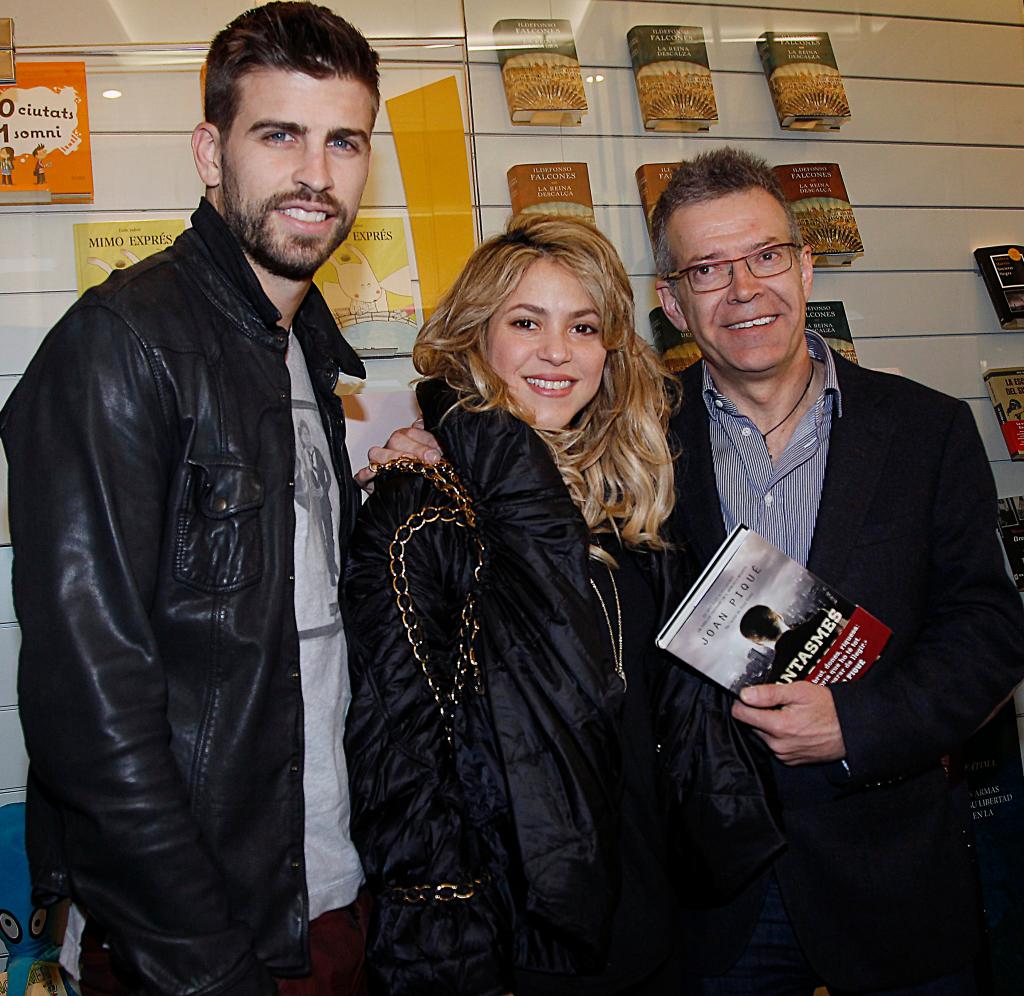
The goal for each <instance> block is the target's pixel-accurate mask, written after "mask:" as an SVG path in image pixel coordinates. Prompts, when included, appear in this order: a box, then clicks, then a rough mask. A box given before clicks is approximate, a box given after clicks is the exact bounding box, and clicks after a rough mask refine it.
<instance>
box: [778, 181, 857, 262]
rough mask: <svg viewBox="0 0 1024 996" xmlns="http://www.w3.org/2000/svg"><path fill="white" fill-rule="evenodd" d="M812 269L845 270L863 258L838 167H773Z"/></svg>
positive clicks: (855, 224)
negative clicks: (842, 267)
mask: <svg viewBox="0 0 1024 996" xmlns="http://www.w3.org/2000/svg"><path fill="white" fill-rule="evenodd" d="M772 172H774V173H775V176H776V177H777V178H778V181H779V184H780V185H781V187H782V193H783V194H784V195H785V198H786V200H787V201H789V204H790V207H792V209H793V213H794V214H795V215H796V220H797V221H798V222H799V224H800V232H801V234H802V235H803V238H804V242H805V244H806V245H808V246H810V247H811V252H812V253H813V254H814V265H815V266H848V265H849V264H850V263H852V262H853V261H854V260H855V259H857V258H858V257H860V256H863V255H864V242H863V240H862V239H861V237H860V230H859V229H858V228H857V219H856V218H855V217H854V215H853V208H852V207H851V206H850V195H849V194H848V193H847V192H846V184H845V183H844V182H843V174H842V172H841V171H840V169H839V164H838V163H791V164H788V165H784V166H774V167H773V168H772Z"/></svg>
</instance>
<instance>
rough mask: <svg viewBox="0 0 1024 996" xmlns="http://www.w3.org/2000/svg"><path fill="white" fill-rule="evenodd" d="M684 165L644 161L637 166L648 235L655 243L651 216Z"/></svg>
mask: <svg viewBox="0 0 1024 996" xmlns="http://www.w3.org/2000/svg"><path fill="white" fill-rule="evenodd" d="M684 161H685V160H684ZM681 165H682V162H680V161H676V162H674V163H643V164H641V165H640V166H637V168H636V174H635V175H636V187H637V190H639V191H640V203H641V204H642V205H643V209H644V220H645V221H646V222H647V235H648V237H649V238H650V240H651V244H652V245H653V244H654V232H653V230H652V228H651V217H652V215H653V214H654V209H655V208H656V207H657V206H658V198H659V197H661V194H662V191H663V190H664V189H665V188H666V187H667V186H668V184H669V181H670V180H671V179H672V174H673V173H675V171H676V170H677V169H679V167H680V166H681Z"/></svg>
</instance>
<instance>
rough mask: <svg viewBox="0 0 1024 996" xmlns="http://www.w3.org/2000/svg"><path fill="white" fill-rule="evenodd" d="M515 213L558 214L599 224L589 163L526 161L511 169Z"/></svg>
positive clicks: (509, 176)
mask: <svg viewBox="0 0 1024 996" xmlns="http://www.w3.org/2000/svg"><path fill="white" fill-rule="evenodd" d="M507 177H508V193H509V198H510V199H511V201H512V214H513V215H516V214H555V215H560V216H561V217H564V218H580V219H582V220H583V221H589V222H590V223H591V224H596V221H595V218H594V198H593V196H592V194H591V193H590V171H589V170H588V169H587V164H586V163H523V164H520V165H517V166H512V167H511V168H510V169H509V171H508V173H507Z"/></svg>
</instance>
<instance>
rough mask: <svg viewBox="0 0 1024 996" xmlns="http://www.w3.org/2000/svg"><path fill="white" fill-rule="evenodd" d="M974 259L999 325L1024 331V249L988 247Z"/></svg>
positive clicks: (1020, 247)
mask: <svg viewBox="0 0 1024 996" xmlns="http://www.w3.org/2000/svg"><path fill="white" fill-rule="evenodd" d="M974 258H975V259H976V260H977V262H978V269H979V270H981V275H982V277H983V278H984V280H985V287H986V289H987V290H988V296H989V297H990V298H991V299H992V307H993V308H995V309H996V316H997V317H998V319H999V324H1000V325H1001V326H1002V327H1003V328H1004V329H1024V246H984V247H982V248H981V249H975V250H974Z"/></svg>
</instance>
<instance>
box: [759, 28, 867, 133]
mask: <svg viewBox="0 0 1024 996" xmlns="http://www.w3.org/2000/svg"><path fill="white" fill-rule="evenodd" d="M757 54H758V55H759V56H760V58H761V68H762V69H763V70H764V75H765V78H766V79H767V80H768V90H769V92H770V93H771V97H772V103H773V104H774V105H775V113H776V115H777V116H778V119H779V125H780V127H782V128H787V129H794V130H799V131H835V130H836V129H838V128H839V127H840V126H841V125H844V124H846V122H847V121H849V120H850V117H851V116H850V102H849V101H848V100H847V99H846V88H845V87H844V86H843V77H842V76H841V75H840V73H839V66H838V64H837V63H836V57H835V53H833V51H832V42H831V41H829V37H828V34H827V33H826V32H824V31H817V32H808V31H801V32H799V33H794V32H780V31H766V32H765V33H764V34H762V35H761V37H760V38H758V39H757Z"/></svg>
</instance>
